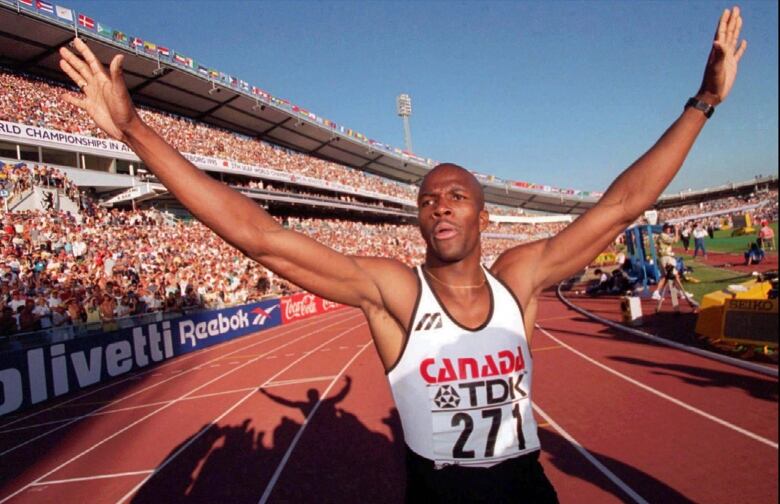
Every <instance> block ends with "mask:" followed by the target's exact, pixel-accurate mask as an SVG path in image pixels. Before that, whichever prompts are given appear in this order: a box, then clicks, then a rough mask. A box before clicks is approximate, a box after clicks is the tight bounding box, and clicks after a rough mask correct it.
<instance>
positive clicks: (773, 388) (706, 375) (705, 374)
mask: <svg viewBox="0 0 780 504" xmlns="http://www.w3.org/2000/svg"><path fill="white" fill-rule="evenodd" d="M609 358H610V359H612V360H614V361H618V362H625V363H627V364H633V365H635V366H644V367H649V368H654V369H657V370H658V371H655V373H656V374H659V375H666V376H674V377H676V378H679V379H680V380H682V381H684V382H685V383H688V384H691V385H696V386H698V387H719V388H741V389H742V390H744V391H745V392H747V393H748V394H750V396H751V397H755V398H756V399H761V400H764V401H772V402H777V398H778V397H777V381H775V380H771V379H763V378H758V377H754V376H748V375H745V374H738V373H729V372H724V371H715V370H714V369H706V368H700V367H696V366H686V365H684V364H667V363H663V362H654V361H648V360H644V359H637V358H634V357H624V356H617V355H615V356H611V357H609Z"/></svg>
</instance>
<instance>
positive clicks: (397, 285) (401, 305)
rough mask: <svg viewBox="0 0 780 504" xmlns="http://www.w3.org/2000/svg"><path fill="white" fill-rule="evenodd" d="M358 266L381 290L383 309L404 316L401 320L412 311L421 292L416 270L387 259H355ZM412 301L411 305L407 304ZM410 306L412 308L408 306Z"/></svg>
mask: <svg viewBox="0 0 780 504" xmlns="http://www.w3.org/2000/svg"><path fill="white" fill-rule="evenodd" d="M354 259H355V261H357V263H358V265H359V266H360V267H361V268H362V269H363V270H364V271H365V272H366V273H367V274H368V275H369V276H370V277H371V279H372V280H373V282H374V283H375V284H376V286H377V287H378V288H379V291H380V293H381V296H382V301H383V305H384V306H383V308H389V309H390V310H391V312H393V313H394V314H399V312H400V313H401V314H403V316H402V317H400V318H401V320H406V317H405V315H407V312H409V311H410V310H411V304H413V302H414V300H415V299H416V298H417V293H418V292H419V290H420V287H419V283H420V282H419V278H418V276H417V273H416V272H415V270H414V268H412V267H409V266H407V265H406V264H404V263H402V262H401V261H399V260H397V259H390V258H385V257H355V258H354ZM409 299H411V303H409V302H407V301H408V300H409ZM407 305H410V306H407Z"/></svg>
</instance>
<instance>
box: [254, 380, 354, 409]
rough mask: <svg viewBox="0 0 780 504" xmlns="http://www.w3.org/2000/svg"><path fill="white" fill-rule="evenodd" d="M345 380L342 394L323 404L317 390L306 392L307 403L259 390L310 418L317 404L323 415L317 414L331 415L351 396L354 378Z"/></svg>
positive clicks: (278, 402) (276, 401)
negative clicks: (337, 406)
mask: <svg viewBox="0 0 780 504" xmlns="http://www.w3.org/2000/svg"><path fill="white" fill-rule="evenodd" d="M344 380H345V381H346V382H347V383H346V384H344V387H343V388H342V389H341V392H339V393H338V394H336V395H335V396H334V397H331V398H329V399H325V400H324V401H322V402H320V393H319V391H318V390H317V389H315V388H310V389H309V390H308V391H307V392H306V398H307V399H308V400H307V401H290V400H289V399H285V398H284V397H282V396H278V395H275V394H272V393H271V392H269V391H267V390H265V389H263V388H261V389H259V391H260V393H261V394H263V395H264V396H266V397H267V398H269V399H271V400H272V401H274V402H275V403H277V404H281V405H282V406H287V407H288V408H297V409H299V410H301V413H303V416H304V417H308V416H309V414H310V413H311V412H312V410H313V409H314V408H315V407H316V406H317V403H320V406H319V410H320V411H322V413H320V411H318V412H317V413H318V414H324V415H329V414H331V413H332V411H333V410H334V409H335V408H336V405H337V404H338V403H340V402H341V401H343V400H344V398H345V397H347V394H349V390H350V389H351V388H352V378H351V377H349V376H346V377H344ZM323 410H324V411H323Z"/></svg>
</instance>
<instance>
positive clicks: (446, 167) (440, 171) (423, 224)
mask: <svg viewBox="0 0 780 504" xmlns="http://www.w3.org/2000/svg"><path fill="white" fill-rule="evenodd" d="M417 205H418V208H419V210H418V217H419V220H420V232H421V233H422V237H423V239H424V240H425V243H426V244H427V245H428V255H429V256H431V255H432V256H433V257H435V258H436V259H439V260H441V261H444V262H456V261H460V260H462V259H463V258H465V257H467V256H469V255H470V254H475V253H476V254H477V255H478V254H479V253H480V249H479V236H480V233H481V232H482V231H483V230H484V229H485V228H487V225H488V213H487V212H486V211H485V195H484V193H483V192H482V187H481V186H480V185H479V182H477V179H476V178H474V175H472V174H471V173H469V171H468V170H466V169H464V168H462V167H460V166H458V165H456V164H452V163H442V164H440V165H437V166H436V167H435V168H434V169H433V170H431V171H430V172H428V174H427V175H426V176H425V178H423V181H422V184H421V185H420V192H419V194H418V196H417Z"/></svg>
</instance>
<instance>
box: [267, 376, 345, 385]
mask: <svg viewBox="0 0 780 504" xmlns="http://www.w3.org/2000/svg"><path fill="white" fill-rule="evenodd" d="M333 378H336V376H332V375H331V376H312V377H311V378H298V379H297V380H279V381H275V382H271V383H269V384H267V385H266V386H265V388H270V387H281V386H283V385H297V384H299V383H311V382H318V381H327V380H332V379H333Z"/></svg>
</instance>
